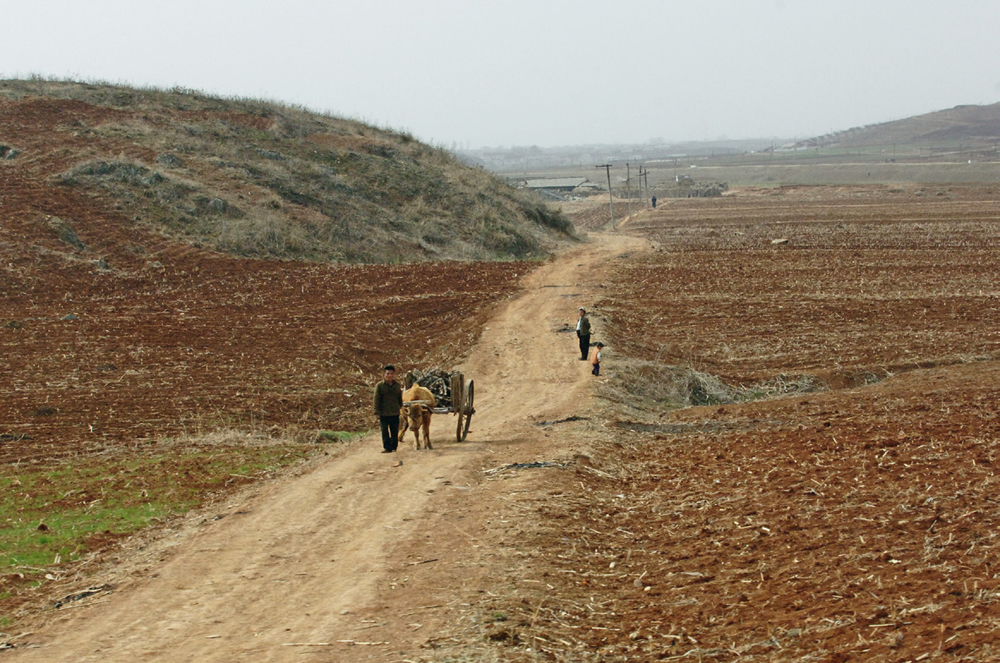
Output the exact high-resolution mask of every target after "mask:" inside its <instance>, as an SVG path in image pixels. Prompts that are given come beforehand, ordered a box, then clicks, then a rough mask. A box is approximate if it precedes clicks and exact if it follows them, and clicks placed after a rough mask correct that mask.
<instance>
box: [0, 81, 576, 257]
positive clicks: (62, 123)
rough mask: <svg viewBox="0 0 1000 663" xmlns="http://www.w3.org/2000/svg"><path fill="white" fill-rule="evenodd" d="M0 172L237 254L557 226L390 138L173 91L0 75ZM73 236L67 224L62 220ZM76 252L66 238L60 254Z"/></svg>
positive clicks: (427, 243)
mask: <svg viewBox="0 0 1000 663" xmlns="http://www.w3.org/2000/svg"><path fill="white" fill-rule="evenodd" d="M0 168H2V170H0V173H2V174H3V176H4V177H19V178H23V180H24V181H25V184H26V185H28V186H31V187H35V188H38V189H39V190H50V189H59V188H64V187H69V188H73V189H77V190H81V191H85V192H87V193H88V195H89V196H91V197H93V198H95V199H96V201H98V202H99V206H103V208H104V209H105V210H106V212H107V215H108V216H109V217H113V218H117V219H119V220H120V221H123V222H126V223H134V222H140V223H141V224H144V225H146V226H147V227H152V228H155V229H157V230H159V231H161V232H163V233H164V234H166V235H168V236H170V237H173V238H180V239H183V240H185V241H187V242H189V243H192V244H194V245H195V246H198V247H205V248H211V249H215V250H220V251H225V252H230V253H234V254H237V255H244V256H261V257H276V258H302V259H310V260H333V261H349V262H399V261H412V260H434V259H496V258H524V257H530V256H535V255H541V254H544V253H545V251H546V249H545V247H546V246H547V245H549V244H551V243H552V242H553V241H554V240H556V239H558V238H562V237H566V236H568V235H569V234H570V233H571V231H572V226H571V224H570V223H569V222H567V221H566V220H565V219H562V218H561V217H559V216H558V215H553V214H551V213H550V212H548V211H547V210H546V209H545V207H544V205H542V204H541V203H538V202H535V201H533V200H531V199H529V198H526V197H524V195H523V194H521V193H519V192H516V191H514V190H513V189H511V188H510V187H508V186H507V185H505V184H504V183H503V182H501V181H500V180H499V179H497V178H495V177H493V176H492V175H490V174H488V173H486V172H484V171H482V170H478V169H474V168H469V167H467V166H465V165H463V164H461V163H460V162H459V161H458V160H457V159H455V158H454V157H453V156H452V155H450V154H449V153H447V152H446V151H444V150H441V149H437V148H433V147H430V146H427V145H425V144H422V143H420V142H418V141H416V140H414V139H413V138H412V137H411V136H409V135H408V134H405V133H399V132H393V131H388V130H382V129H376V128H373V127H371V126H367V125H365V124H363V123H361V122H356V121H352V120H345V119H340V118H334V117H330V116H326V115H320V114H316V113H310V112H307V111H305V110H302V109H298V108H291V107H287V106H281V105H278V104H275V103H269V102H261V101H249V100H232V99H219V98H213V97H208V96H204V95H201V94H198V93H195V92H191V91H186V90H174V91H162V90H136V89H130V88H123V87H115V86H110V85H90V84H82V83H72V82H47V81H37V80H32V81H19V80H13V81H0ZM62 223H63V225H64V226H65V228H64V229H63V231H60V232H63V234H65V235H66V237H67V238H70V240H71V239H72V231H73V229H72V220H71V219H63V220H62ZM84 248H85V247H83V246H82V245H79V243H76V244H74V242H73V241H69V242H68V250H70V251H81V250H83V249H84Z"/></svg>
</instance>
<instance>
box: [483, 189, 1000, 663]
mask: <svg viewBox="0 0 1000 663" xmlns="http://www.w3.org/2000/svg"><path fill="white" fill-rule="evenodd" d="M937 193H943V194H944V195H941V196H938V195H937ZM998 199H1000V191H997V190H996V189H991V188H965V189H954V188H953V189H940V190H938V189H934V188H930V187H928V188H926V189H923V190H920V188H917V187H911V188H909V189H907V190H905V191H898V190H897V191H890V190H887V189H881V188H868V189H863V188H854V189H834V188H824V187H816V188H801V189H784V190H776V191H749V192H748V191H743V192H737V194H736V195H733V196H731V197H730V196H727V197H725V198H722V199H714V200H713V199H703V200H692V201H671V202H670V203H669V204H667V205H665V206H663V207H662V208H661V209H658V210H657V211H656V212H655V213H648V214H643V215H641V216H639V217H638V218H635V219H633V220H632V221H631V222H629V223H628V224H626V226H625V228H624V229H623V232H631V233H636V234H640V235H642V236H644V237H647V238H649V239H650V240H651V241H653V242H654V243H655V245H656V249H655V251H654V252H652V253H649V252H645V253H636V254H634V255H632V256H631V257H629V258H628V259H626V260H625V261H623V262H622V263H621V264H618V265H616V266H615V267H613V268H612V271H613V273H614V275H613V278H609V279H608V288H607V290H608V295H607V297H606V298H605V299H604V300H603V301H601V302H599V303H598V305H597V306H596V307H595V315H597V316H598V317H600V318H603V320H604V321H605V323H606V325H607V334H606V339H605V340H610V344H609V347H608V348H606V350H607V352H606V353H605V354H606V355H607V356H606V359H605V362H604V364H605V366H604V371H605V372H606V373H607V374H608V376H609V377H608V378H607V382H606V383H604V384H603V385H602V386H601V390H603V393H604V394H605V395H609V396H611V397H612V398H611V401H613V402H615V403H622V402H626V401H627V400H628V396H627V395H625V396H623V395H622V393H623V392H622V390H623V389H624V388H625V386H628V387H629V389H635V384H634V383H635V382H636V379H635V378H634V372H635V371H636V370H638V369H637V367H638V366H639V364H637V362H636V360H642V361H643V362H645V363H643V364H642V366H645V367H647V368H648V366H649V365H650V364H651V363H656V364H663V365H670V366H681V367H686V368H689V369H696V370H698V371H702V372H704V373H706V374H710V375H715V376H720V377H722V378H723V379H724V380H725V381H727V382H728V383H730V384H732V385H737V384H741V385H750V384H753V383H755V382H756V381H761V380H767V379H773V378H774V377H775V376H778V375H786V376H790V375H798V374H805V375H810V376H812V377H813V378H814V379H815V381H816V382H815V383H814V384H820V385H822V389H821V390H819V391H814V392H811V393H798V394H793V395H790V396H786V397H784V398H777V399H773V400H762V401H757V402H743V403H732V404H717V405H707V406H701V407H689V408H684V409H674V410H668V409H663V410H660V411H655V410H654V411H647V412H646V413H645V414H643V413H637V412H635V411H633V412H629V411H626V410H625V409H624V408H622V407H620V406H619V405H607V406H605V408H604V409H603V410H602V411H601V414H602V415H603V416H604V417H606V421H605V426H598V425H591V426H589V427H588V430H589V435H591V436H592V437H593V439H594V440H595V442H594V446H593V449H592V451H591V452H589V453H588V455H587V457H581V458H578V459H577V463H576V464H575V471H561V472H560V471H555V470H548V474H546V475H545V477H544V478H540V479H539V482H540V485H541V487H542V490H543V491H544V492H538V493H536V494H534V495H532V496H526V497H525V498H523V499H521V500H518V502H517V504H516V505H515V506H514V507H513V508H511V509H510V510H509V511H508V512H506V513H505V514H504V515H503V516H502V517H504V518H508V519H510V520H512V521H513V520H516V521H517V522H518V523H519V527H520V529H519V530H518V540H519V543H520V545H519V546H518V548H517V550H519V551H521V552H520V553H516V554H520V555H524V556H525V557H524V558H523V565H520V566H518V567H517V573H521V574H524V575H523V576H521V577H518V578H516V577H515V576H509V577H508V576H504V575H503V574H498V575H499V578H498V580H497V582H498V583H502V582H510V583H511V584H512V585H513V584H514V583H515V582H518V581H519V582H520V583H525V582H529V583H535V584H530V585H526V584H518V585H517V586H518V587H520V588H522V589H521V591H519V592H515V594H516V595H517V597H519V598H518V600H514V599H510V598H508V600H507V601H506V602H504V601H497V602H495V603H494V609H496V610H497V611H499V612H503V614H504V619H503V620H502V621H497V622H496V623H494V624H492V626H491V627H490V629H491V634H490V637H491V638H492V639H493V640H494V641H495V642H497V643H499V644H500V645H501V650H502V651H503V652H504V654H503V656H504V659H505V660H512V661H529V660H577V661H579V660H594V661H596V660H600V661H660V660H705V661H708V660H714V661H738V660H778V661H805V660H810V661H849V660H864V661H917V660H948V661H953V660H970V661H972V660H975V661H988V660H996V658H997V657H998V656H1000V650H998V648H997V645H996V643H997V638H998V628H1000V603H998V596H1000V594H998V589H1000V569H997V567H996V558H997V553H998V549H1000V548H998V543H1000V541H998V529H997V528H998V524H1000V505H998V501H997V495H998V492H997V487H998V486H997V478H996V475H995V473H996V468H995V464H996V462H997V458H998V452H1000V421H998V418H997V414H996V403H997V400H998V397H1000V387H998V384H1000V382H998V378H1000V364H998V363H997V361H996V357H997V353H998V347H997V341H998V331H997V330H998V327H1000V325H998V323H1000V304H998V302H1000V300H998V291H997V288H996V274H997V268H998V261H997V257H996V255H997V254H996V246H997V243H998V240H1000V219H998V213H997V209H998V207H997V203H996V201H997V200H998ZM773 239H788V243H787V244H784V243H782V244H772V243H771V242H772V240H773ZM646 375H652V376H654V377H653V378H649V379H655V376H663V375H666V373H659V374H656V373H647V374H646ZM869 381H870V382H877V383H876V384H866V382H869ZM623 385H624V386H623ZM539 472H541V471H540V470H539ZM525 521H529V522H533V523H534V526H533V527H525V526H524V522H525ZM522 578H527V580H524V579H522Z"/></svg>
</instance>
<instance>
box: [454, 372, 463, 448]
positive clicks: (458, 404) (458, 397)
mask: <svg viewBox="0 0 1000 663" xmlns="http://www.w3.org/2000/svg"><path fill="white" fill-rule="evenodd" d="M464 388H465V376H464V375H462V374H461V373H456V374H455V375H452V376H451V411H452V412H454V413H455V415H456V417H457V418H458V425H457V426H456V427H455V439H456V440H458V441H459V442H461V441H462V439H463V437H462V430H463V429H462V425H463V424H464V423H465V422H464V421H463V419H464V418H465V417H464V416H463V408H462V404H463V403H464V402H465V400H464V396H463V394H462V390H463V389H464Z"/></svg>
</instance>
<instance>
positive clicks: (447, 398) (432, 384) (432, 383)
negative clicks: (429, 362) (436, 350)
mask: <svg viewBox="0 0 1000 663" xmlns="http://www.w3.org/2000/svg"><path fill="white" fill-rule="evenodd" d="M458 374H459V371H451V372H449V371H445V370H442V369H440V368H431V369H428V370H426V371H420V370H412V371H410V372H409V373H407V374H406V387H407V389H409V388H410V387H411V386H412V385H414V384H419V385H420V386H421V387H426V388H428V389H430V391H431V393H432V394H434V398H435V399H436V400H437V405H438V407H449V408H450V407H452V406H453V404H452V402H451V377H452V376H453V375H458Z"/></svg>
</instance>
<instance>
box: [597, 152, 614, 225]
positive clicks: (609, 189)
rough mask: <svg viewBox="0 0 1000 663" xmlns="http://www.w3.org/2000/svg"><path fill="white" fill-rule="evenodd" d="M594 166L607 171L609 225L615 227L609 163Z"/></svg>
mask: <svg viewBox="0 0 1000 663" xmlns="http://www.w3.org/2000/svg"><path fill="white" fill-rule="evenodd" d="M594 167H595V168H603V169H604V170H605V171H606V172H607V173H608V204H609V207H608V209H609V210H611V227H612V228H614V227H615V197H614V196H613V195H612V194H611V164H610V163H604V164H601V165H600V166H594Z"/></svg>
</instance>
